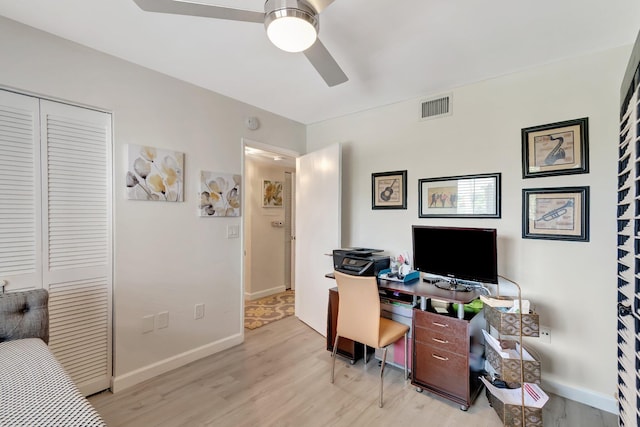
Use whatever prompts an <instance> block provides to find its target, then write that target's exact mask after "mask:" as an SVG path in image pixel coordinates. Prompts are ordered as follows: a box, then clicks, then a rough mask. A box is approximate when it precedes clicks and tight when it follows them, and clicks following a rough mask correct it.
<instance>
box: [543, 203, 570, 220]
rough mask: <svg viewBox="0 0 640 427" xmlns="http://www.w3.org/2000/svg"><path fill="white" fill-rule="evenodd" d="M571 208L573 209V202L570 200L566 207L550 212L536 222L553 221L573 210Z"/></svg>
mask: <svg viewBox="0 0 640 427" xmlns="http://www.w3.org/2000/svg"><path fill="white" fill-rule="evenodd" d="M571 207H573V200H569V201H567V203H565V204H564V205H562V206H560V207H557V208H555V209H552V210H550V211H549V212H547V213H545V214H544V215H542V216H541V217H540V218H538V219H536V221H552V220H554V219H556V218H559V217H561V216H562V215H564V214H566V213H567V211H568V208H571Z"/></svg>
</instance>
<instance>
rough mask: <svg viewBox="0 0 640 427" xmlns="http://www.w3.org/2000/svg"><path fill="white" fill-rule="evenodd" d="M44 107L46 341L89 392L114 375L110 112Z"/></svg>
mask: <svg viewBox="0 0 640 427" xmlns="http://www.w3.org/2000/svg"><path fill="white" fill-rule="evenodd" d="M40 107H41V112H40V123H41V130H40V131H41V150H42V174H43V180H42V182H43V194H42V206H43V209H44V212H45V213H46V215H45V217H46V218H47V220H46V221H45V223H44V225H43V231H44V236H46V238H45V239H44V241H43V246H44V253H45V262H44V264H45V265H44V271H43V283H44V287H45V288H47V289H48V290H49V295H50V297H49V298H50V302H49V308H50V342H49V346H50V348H51V350H52V351H53V353H54V354H55V356H56V358H57V359H58V360H59V361H60V362H61V363H62V365H63V366H64V367H65V369H66V370H67V371H68V372H69V374H70V375H71V377H72V378H73V380H74V381H75V383H76V384H77V385H78V387H79V388H80V390H81V391H82V392H83V393H84V394H85V395H86V394H91V393H95V392H98V391H101V390H104V389H106V388H109V387H110V380H111V335H112V333H111V299H112V298H111V289H112V286H111V283H112V268H111V196H110V195H111V172H110V171H111V163H110V157H111V156H110V149H111V143H110V142H111V115H110V114H107V113H103V112H99V111H94V110H88V109H84V108H79V107H75V106H70V105H66V104H60V103H56V102H50V101H44V100H42V101H41V104H40Z"/></svg>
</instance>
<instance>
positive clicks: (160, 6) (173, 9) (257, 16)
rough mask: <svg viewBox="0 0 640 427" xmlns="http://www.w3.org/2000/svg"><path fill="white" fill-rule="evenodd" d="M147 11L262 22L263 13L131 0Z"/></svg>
mask: <svg viewBox="0 0 640 427" xmlns="http://www.w3.org/2000/svg"><path fill="white" fill-rule="evenodd" d="M133 1H134V2H135V3H136V4H137V5H138V7H140V9H142V10H146V11H147V12H160V13H173V14H177V15H189V16H202V17H205V18H217V19H229V20H232V21H246V22H257V23H259V24H262V23H263V22H264V13H262V12H254V11H252V10H242V9H231V8H229V7H222V6H212V5H209V4H202V3H187V2H183V1H176V0H133Z"/></svg>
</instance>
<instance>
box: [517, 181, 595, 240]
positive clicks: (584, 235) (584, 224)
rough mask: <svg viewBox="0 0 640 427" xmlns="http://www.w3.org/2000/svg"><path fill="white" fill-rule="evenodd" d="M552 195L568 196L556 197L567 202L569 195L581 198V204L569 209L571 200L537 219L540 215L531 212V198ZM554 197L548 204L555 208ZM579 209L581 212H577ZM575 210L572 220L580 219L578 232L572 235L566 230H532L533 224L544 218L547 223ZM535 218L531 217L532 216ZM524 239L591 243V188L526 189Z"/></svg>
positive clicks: (523, 202)
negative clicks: (568, 211) (570, 210)
mask: <svg viewBox="0 0 640 427" xmlns="http://www.w3.org/2000/svg"><path fill="white" fill-rule="evenodd" d="M545 194H546V195H550V196H553V195H555V196H561V195H567V196H566V197H555V199H557V200H560V201H562V200H567V199H570V198H571V197H570V196H569V195H571V194H574V195H575V196H577V197H579V199H580V200H579V202H578V203H574V204H573V205H572V206H570V207H568V206H567V205H568V203H569V200H567V201H566V202H565V204H564V205H560V206H556V207H554V208H553V209H551V210H550V211H548V212H546V213H545V214H544V215H542V216H541V217H540V218H539V219H537V220H536V219H535V216H537V215H539V213H538V214H536V213H535V212H532V211H531V206H530V196H532V195H545ZM553 199H554V197H549V198H547V200H549V202H548V203H550V204H551V206H550V207H553V204H552V202H551V200H553ZM578 207H579V210H576V209H577V208H578ZM568 208H569V209H573V214H572V215H571V217H570V218H571V219H572V220H573V221H575V220H576V215H578V217H579V221H580V222H579V224H576V227H575V229H577V232H575V233H570V232H568V231H567V229H565V230H560V229H558V230H557V231H556V232H554V231H553V229H549V230H550V231H548V232H535V231H533V230H532V229H531V225H532V223H533V224H535V223H536V221H540V220H542V219H543V218H545V217H546V218H547V219H545V221H552V220H555V219H557V218H560V217H561V216H562V215H563V213H566V212H567V209H568ZM532 213H533V214H534V215H535V216H533V217H531V214H532ZM522 237H523V238H525V239H547V240H570V241H576V242H588V241H589V187H588V186H586V187H556V188H525V189H523V190H522Z"/></svg>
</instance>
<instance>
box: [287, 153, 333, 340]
mask: <svg viewBox="0 0 640 427" xmlns="http://www.w3.org/2000/svg"><path fill="white" fill-rule="evenodd" d="M340 201H341V147H340V145H339V144H334V145H331V146H329V147H326V148H323V149H321V150H318V151H314V152H312V153H309V154H306V155H304V156H302V157H299V158H298V159H297V174H296V246H295V247H296V255H295V277H296V279H295V283H296V316H298V318H299V319H300V320H302V321H303V322H305V323H306V324H308V325H309V326H311V327H312V328H313V329H315V330H316V331H318V332H320V333H321V334H322V335H326V333H327V303H328V298H329V291H328V290H329V289H330V288H331V287H333V286H335V282H334V281H333V280H330V279H327V278H326V277H325V274H327V273H330V272H332V271H333V260H332V257H331V256H330V255H331V253H332V250H333V249H336V248H339V247H340V244H341V238H340V231H341V229H340V227H341V221H340V219H341V203H340Z"/></svg>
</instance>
